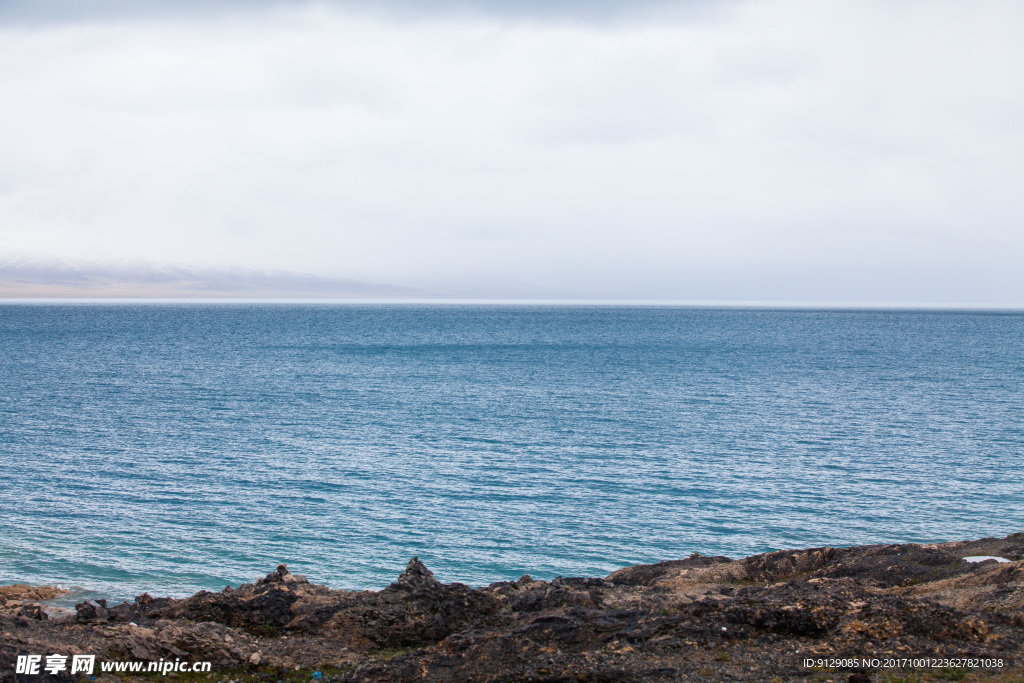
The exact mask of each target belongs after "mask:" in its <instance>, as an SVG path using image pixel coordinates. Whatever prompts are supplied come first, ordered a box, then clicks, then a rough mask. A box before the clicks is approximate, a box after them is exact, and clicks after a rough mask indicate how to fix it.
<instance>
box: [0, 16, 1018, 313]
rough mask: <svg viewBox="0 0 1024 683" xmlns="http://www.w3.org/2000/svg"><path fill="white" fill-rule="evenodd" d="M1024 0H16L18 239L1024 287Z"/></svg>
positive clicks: (978, 290)
mask: <svg viewBox="0 0 1024 683" xmlns="http://www.w3.org/2000/svg"><path fill="white" fill-rule="evenodd" d="M1022 34H1024V3H1020V2H985V1H984V0H972V1H963V2H953V1H950V2H944V1H943V0H928V1H927V2H925V1H921V2H915V1H914V0H905V1H899V2H892V1H889V0H886V1H882V0H878V1H872V0H857V1H850V2H846V1H843V0H835V1H832V2H820V1H819V0H764V1H761V2H742V1H739V0H737V1H730V2H717V3H713V2H682V1H680V2H635V1H633V2H616V1H613V0H605V1H604V2H582V0H580V1H573V2H557V0H556V1H555V2H540V1H537V2H512V1H509V2H485V1H484V0H465V1H464V2H459V1H457V0H449V1H447V2H435V3H429V2H413V1H412V0H393V1H392V2H387V1H384V2H370V0H365V2H359V1H352V2H336V3H301V2H293V3H274V2H270V1H269V0H268V1H265V2H243V1H241V0H235V1H225V2H221V3H217V2H202V3H200V2H198V1H197V2H176V3H171V2H168V3H166V4H165V3H160V2H149V3H146V2H127V1H125V2H118V1H116V0H110V1H107V2H82V1H77V2H72V1H71V0H68V1H67V2H60V1H57V0H51V1H49V2H46V1H43V2H27V1H26V2H18V1H14V2H11V1H10V0H8V1H7V2H3V1H0V99H2V106H0V261H8V262H11V261H20V260H24V259H30V260H36V261H39V260H42V261H44V262H45V261H46V260H48V259H55V260H60V261H61V262H64V263H73V264H79V265H81V266H82V267H89V264H109V263H111V262H116V263H120V264H132V263H142V264H146V263H148V264H170V265H173V266H175V267H178V266H182V267H189V268H200V269H201V268H210V269H219V270H218V272H221V273H223V272H224V270H225V269H228V270H230V269H233V268H237V269H245V270H246V271H247V272H252V270H253V269H255V270H272V271H291V272H295V273H307V274H311V275H316V276H320V277H325V278H338V279H342V280H345V281H357V282H370V283H386V284H389V285H395V286H399V287H409V288H413V289H415V290H416V291H419V292H423V293H427V294H430V293H438V292H440V293H458V294H460V295H464V296H517V297H523V296H527V297H533V296H535V297H561V298H603V299H608V298H624V299H637V298H642V299H676V300H748V301H749V300H763V301H865V302H922V303H936V302H949V303H979V304H985V303H989V304H1013V305H1024V223H1022V217H1024V192H1022V188H1024V78H1022V77H1021V71H1022V67H1024V41H1022V40H1021V39H1020V36H1021V35H1022Z"/></svg>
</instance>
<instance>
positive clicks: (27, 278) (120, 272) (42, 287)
mask: <svg viewBox="0 0 1024 683" xmlns="http://www.w3.org/2000/svg"><path fill="white" fill-rule="evenodd" d="M417 294H418V292H417V291H416V290H413V289H410V288H407V287H397V286H393V285H386V284H370V283H365V282H354V281H351V280H340V279H333V278H326V277H320V276H317V275H307V274H303V273H293V272H288V271H280V270H266V271H264V270H257V269H251V268H234V269H233V268H224V269H218V268H197V267H190V266H179V265H167V264H155V263H149V264H126V263H116V262H114V263H91V264H80V265H73V264H69V263H66V262H63V261H58V260H52V259H47V260H30V259H23V260H8V261H0V298H20V297H26V298H46V297H54V298H65V297H67V298H121V297H124V298H149V297H153V298H314V299H316V298H341V299H343V298H386V297H396V298H404V297H413V296H416V295H417Z"/></svg>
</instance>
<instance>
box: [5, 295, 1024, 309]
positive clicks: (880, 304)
mask: <svg viewBox="0 0 1024 683" xmlns="http://www.w3.org/2000/svg"><path fill="white" fill-rule="evenodd" d="M103 304H107V305H130V304H141V305H183V304H192V305H204V304H205V305H209V304H215V305H228V304H261V305H264V304H278V305H288V304H291V305H297V304H301V305H323V306H344V305H370V304H372V305H389V306H401V305H410V306H415V305H421V306H579V307H586V306H593V307H614V306H634V307H650V308H657V307H664V308H736V309H786V310H894V311H935V312H941V311H962V312H969V311H977V312H1001V313H1024V304H997V303H955V302H937V303H935V302H888V301H785V300H783V301H778V300H743V299H740V300H733V299H721V300H716V299H556V298H551V299H542V298H511V297H510V298H447V299H446V298H388V297H380V298H356V297H352V298H326V297H319V298H304V297H273V298H270V297H209V298H206V297H0V306H4V305H43V306H45V305H103Z"/></svg>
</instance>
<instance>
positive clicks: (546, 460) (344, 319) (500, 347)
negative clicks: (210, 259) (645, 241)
mask: <svg viewBox="0 0 1024 683" xmlns="http://www.w3.org/2000/svg"><path fill="white" fill-rule="evenodd" d="M0 466H2V472H3V474H2V478H0V509H2V510H3V513H2V516H0V582H12V581H26V582H31V583H50V582H53V583H60V584H63V585H76V586H82V587H85V588H87V589H90V590H94V591H97V592H99V593H101V594H105V595H109V596H113V597H130V596H132V595H134V594H135V593H137V592H141V591H142V590H149V591H150V592H153V593H154V594H156V593H162V594H171V595H183V594H188V593H191V592H193V591H195V590H198V589H200V588H208V589H220V588H222V587H223V586H224V585H225V584H228V583H230V584H232V585H237V584H238V583H240V582H243V581H251V580H252V579H253V578H255V577H257V576H261V575H263V574H265V573H267V572H269V571H271V570H272V569H273V567H274V566H276V565H277V564H278V563H279V562H287V563H288V565H289V567H290V568H291V569H292V570H293V571H296V572H299V573H305V574H307V575H308V576H309V578H310V579H311V580H314V581H317V582H323V583H327V584H329V585H332V586H334V587H339V588H342V587H343V588H380V587H383V586H384V585H386V584H387V583H389V582H390V581H392V580H393V579H394V578H395V576H396V575H397V574H398V572H400V571H401V569H402V568H403V567H404V565H405V563H406V562H407V561H408V559H409V558H410V557H411V556H413V555H418V556H419V557H420V558H421V559H423V560H424V562H426V564H427V566H429V567H430V568H432V569H433V570H434V571H435V573H436V574H437V575H438V576H439V578H441V579H442V580H445V581H463V582H465V583H469V584H472V585H476V584H484V583H489V582H491V581H496V580H500V579H511V578H516V577H518V576H520V575H521V574H523V573H525V572H529V573H530V574H532V575H534V576H538V577H542V578H550V577H553V576H556V575H566V576H569V575H603V574H605V573H607V572H609V571H612V570H614V569H617V568H619V567H622V566H626V565H629V564H635V563H639V562H654V561H658V560H664V559H673V558H679V557H686V556H688V555H689V554H690V553H692V552H700V553H703V554H725V555H729V556H732V557H742V556H745V555H749V554H752V553H758V552H764V551H768V550H773V549H779V548H787V547H807V546H817V545H853V544H862V543H878V542H905V541H914V542H934V541H945V540H957V539H965V538H975V537H982V536H1002V535H1006V534H1008V533H1012V532H1017V531H1024V315H1022V314H1019V313H992V312H923V311H852V310H845V311H810V310H736V309H724V310H715V309H704V308H685V307H611V306H593V307H572V306H547V307H545V306H470V305H461V306H459V305H450V306H449V305H326V304H324V305H314V304H310V305H296V304H218V305H214V304H185V305H171V304H134V305H129V304H109V305H97V304H77V305H57V304H47V305H14V304H8V305H0Z"/></svg>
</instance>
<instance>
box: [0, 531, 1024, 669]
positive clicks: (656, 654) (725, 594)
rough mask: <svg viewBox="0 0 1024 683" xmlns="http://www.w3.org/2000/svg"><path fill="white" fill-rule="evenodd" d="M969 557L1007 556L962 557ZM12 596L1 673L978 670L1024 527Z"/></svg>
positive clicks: (995, 650)
mask: <svg viewBox="0 0 1024 683" xmlns="http://www.w3.org/2000/svg"><path fill="white" fill-rule="evenodd" d="M974 555H993V556H998V557H1003V558H1006V559H1008V560H1010V562H1006V563H998V562H995V561H987V562H980V563H971V562H965V561H963V560H962V558H963V557H967V556H974ZM18 590H19V591H20V592H18V593H17V594H18V596H20V597H17V598H10V599H7V598H6V596H7V595H8V594H13V593H14V591H9V592H8V593H5V592H3V591H0V627H2V633H3V636H2V639H0V672H2V676H3V678H4V680H5V681H7V680H12V679H13V677H14V676H13V673H12V672H13V662H14V658H15V657H16V656H17V655H18V654H23V653H37V654H39V653H43V652H44V651H46V652H48V651H57V652H60V651H72V650H73V651H75V652H85V653H93V654H96V655H97V656H98V657H100V658H101V659H135V660H150V661H152V660H156V659H160V658H163V659H165V660H167V659H173V658H182V659H189V660H192V661H196V660H199V661H211V662H213V665H214V667H215V668H216V669H217V670H218V671H225V672H226V671H228V670H231V671H236V672H240V673H236V674H232V676H233V677H235V678H237V677H238V676H241V675H243V674H244V673H245V672H248V674H245V675H252V676H256V677H258V679H259V680H277V679H278V678H283V676H284V675H283V674H282V673H281V672H282V671H294V670H295V667H301V668H306V669H311V670H312V669H317V668H324V667H331V668H330V669H329V671H330V673H329V677H333V678H335V679H338V680H344V681H422V680H438V681H570V680H571V681H689V680H698V679H700V680H747V681H770V680H834V681H839V680H842V681H846V680H848V678H849V677H851V676H852V677H853V678H852V679H850V680H860V681H864V680H879V681H880V680H883V677H882V673H883V672H881V671H879V670H868V669H865V670H863V671H858V670H856V667H851V668H849V670H839V671H833V672H821V671H813V670H811V669H808V668H806V667H805V666H803V660H804V659H805V658H812V659H814V658H852V657H857V658H864V657H878V658H886V657H929V658H934V657H972V658H979V659H991V660H999V661H1001V662H1003V666H1002V667H1000V668H996V669H990V670H977V671H974V672H972V673H970V674H969V675H970V676H971V677H973V679H985V678H986V676H1002V677H1003V678H1002V679H999V678H993V680H1013V679H1012V676H1013V675H1019V674H1021V673H1022V672H1024V661H1022V644H1024V534H1013V535H1011V536H1008V537H1006V538H1003V539H982V540H979V541H969V542H958V543H945V544H938V545H917V544H903V545H879V546H862V547H857V548H811V549H806V550H792V551H778V552H773V553H766V554H762V555H756V556H753V557H748V558H746V559H742V560H732V559H729V558H726V557H704V556H701V555H697V554H694V555H693V556H691V557H689V558H687V559H684V560H674V561H669V562H661V563H658V564H653V565H640V566H635V567H628V568H625V569H622V570H619V571H616V572H614V573H612V574H611V575H609V576H608V577H604V578H557V579H554V580H552V581H539V580H535V579H532V578H531V577H529V576H524V577H522V578H521V579H520V580H518V581H515V582H507V581H505V582H498V583H494V584H491V585H490V586H487V587H483V588H470V587H469V586H465V585H462V584H458V583H453V584H443V583H441V582H440V581H438V580H437V579H436V578H435V577H434V575H433V574H432V573H431V572H430V570H429V569H427V567H426V566H424V565H423V563H422V562H420V561H419V560H418V559H417V558H413V559H412V560H411V561H410V562H409V564H408V566H407V567H406V569H405V571H404V572H402V574H401V575H400V576H399V577H398V580H397V581H396V582H395V583H393V584H391V585H390V586H387V587H386V588H384V589H383V590H380V591H341V590H331V589H329V588H327V587H326V586H321V585H317V584H313V583H310V582H309V581H308V580H307V579H306V578H305V577H303V576H299V575H294V574H292V573H291V572H289V571H288V569H287V567H286V566H284V565H281V566H279V567H278V568H277V570H276V571H274V572H272V573H270V574H268V575H267V576H266V577H264V578H262V579H258V580H256V581H255V582H254V583H252V584H245V585H242V586H240V587H238V588H235V589H230V588H226V589H225V590H224V591H222V592H219V593H212V592H206V591H204V592H200V593H197V594H196V595H193V596H192V597H189V598H187V599H184V600H170V599H166V598H152V597H150V596H149V595H147V594H144V595H141V596H139V597H138V598H136V599H135V601H134V602H133V603H122V604H121V605H116V606H109V605H107V604H106V602H104V601H88V602H83V603H80V604H79V605H78V609H77V614H76V615H75V616H74V617H69V618H64V619H57V618H53V619H46V618H45V612H44V611H43V610H42V609H40V608H39V606H38V604H37V603H33V602H31V600H26V596H28V597H32V596H31V595H30V592H29V591H28V587H21V588H19V589H18ZM31 590H40V592H38V593H36V594H33V595H35V597H36V598H37V600H44V599H46V598H44V597H43V596H44V595H45V594H46V593H45V591H41V589H31ZM3 600H6V604H9V603H11V602H12V601H15V600H16V601H17V605H15V607H17V609H16V610H14V609H6V608H5V607H4V604H5V603H4V602H2V601H3ZM33 607H34V608H35V609H32V608H33ZM37 610H38V612H39V613H38V614H37V613H36V611H37ZM40 615H41V616H40ZM940 671H941V670H940V669H935V671H930V670H929V671H917V672H916V674H915V675H918V680H928V677H929V676H932V675H933V674H934V675H938V674H937V673H936V672H940ZM1013 672H1016V674H1014V673H1013ZM897 673H899V672H898V671H895V670H889V671H886V672H885V674H886V675H888V676H890V677H891V676H892V675H896V674H897ZM957 675H960V674H959V673H958V674H957ZM227 676H228V674H227V673H223V674H221V675H220V676H218V677H219V678H224V677H227ZM814 676H817V678H814ZM822 676H830V677H831V679H826V678H822ZM922 676H923V678H922ZM1006 676H1011V678H1006ZM858 677H859V678H858ZM43 678H47V677H43ZM40 680H42V678H40ZM48 680H53V678H52V677H49V678H48Z"/></svg>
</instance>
